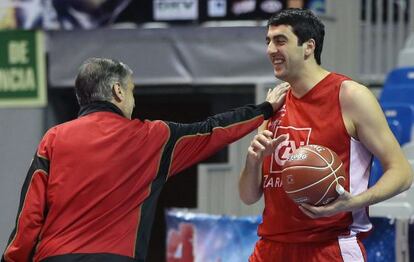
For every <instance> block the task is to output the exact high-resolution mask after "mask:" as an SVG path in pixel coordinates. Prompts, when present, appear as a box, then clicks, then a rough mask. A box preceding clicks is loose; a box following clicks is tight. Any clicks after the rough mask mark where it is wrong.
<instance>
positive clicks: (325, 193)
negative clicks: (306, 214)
mask: <svg viewBox="0 0 414 262" xmlns="http://www.w3.org/2000/svg"><path fill="white" fill-rule="evenodd" d="M282 183H283V188H284V190H285V192H286V194H287V195H288V196H289V197H290V198H291V199H292V200H293V201H294V202H296V203H297V204H302V203H307V204H311V205H314V206H322V205H326V204H328V203H330V202H332V201H333V200H335V199H336V198H337V197H338V196H339V194H338V193H337V192H336V186H337V185H338V184H340V185H341V186H342V187H344V186H345V170H344V166H343V163H342V161H341V159H340V158H339V157H338V155H337V154H336V153H335V152H334V151H332V150H330V149H329V148H327V147H324V146H320V145H307V146H303V147H300V148H298V149H297V150H295V151H294V152H293V153H292V154H291V155H290V156H289V158H288V159H287V160H286V162H285V163H284V165H283V167H282Z"/></svg>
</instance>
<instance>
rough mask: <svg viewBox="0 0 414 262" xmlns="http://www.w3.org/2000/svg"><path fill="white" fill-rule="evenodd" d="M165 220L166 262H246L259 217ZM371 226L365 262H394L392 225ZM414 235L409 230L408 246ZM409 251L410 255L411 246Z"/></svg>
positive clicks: (378, 221)
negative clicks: (372, 227) (366, 260)
mask: <svg viewBox="0 0 414 262" xmlns="http://www.w3.org/2000/svg"><path fill="white" fill-rule="evenodd" d="M166 220H167V221H166V222H167V255H166V257H167V262H193V261H196V262H224V261H225V262H240V261H248V258H249V256H250V254H251V253H252V252H253V248H254V245H255V243H256V241H257V240H258V236H257V233H256V230H257V226H258V225H259V223H260V222H261V217H233V216H219V215H206V214H195V213H191V212H186V211H183V210H175V209H172V210H168V211H167V212H166ZM371 222H372V223H373V225H374V230H373V231H372V233H371V234H370V235H369V236H368V237H367V238H366V239H365V240H364V241H363V242H364V245H365V247H366V250H367V256H368V261H370V262H390V261H395V245H396V243H395V237H396V235H395V234H396V228H395V224H394V223H393V222H394V221H393V220H391V219H388V218H371ZM413 234H414V226H411V228H410V238H411V240H410V241H411V242H410V243H413V242H412V241H413V237H414V235H413ZM410 249H411V254H413V252H414V251H413V249H414V245H413V244H411V245H410ZM411 257H413V256H412V255H411ZM412 261H414V260H412Z"/></svg>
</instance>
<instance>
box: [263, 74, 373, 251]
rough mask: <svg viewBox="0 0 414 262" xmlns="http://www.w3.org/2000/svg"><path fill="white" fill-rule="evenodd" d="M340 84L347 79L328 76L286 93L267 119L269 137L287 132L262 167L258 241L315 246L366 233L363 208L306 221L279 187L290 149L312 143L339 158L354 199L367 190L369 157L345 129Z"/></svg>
mask: <svg viewBox="0 0 414 262" xmlns="http://www.w3.org/2000/svg"><path fill="white" fill-rule="evenodd" d="M345 80H349V78H347V77H345V76H343V75H339V74H336V73H330V74H329V75H328V76H326V77H325V78H324V79H323V80H321V81H320V82H319V83H318V84H317V85H316V86H315V87H314V88H313V89H311V90H310V91H309V92H308V93H307V94H305V95H304V96H303V97H301V98H296V97H295V96H293V94H292V92H291V91H290V90H289V91H288V93H287V96H286V101H285V105H284V106H283V107H282V108H281V109H280V110H279V111H278V112H277V113H275V114H274V116H273V117H272V118H271V119H270V121H269V123H268V127H267V128H268V129H269V130H270V131H272V132H273V133H274V136H275V137H277V136H280V135H281V134H288V135H289V138H288V140H287V141H285V142H282V143H281V144H279V145H278V147H277V148H276V150H275V152H274V153H273V154H272V155H271V156H269V157H267V158H266V159H265V160H264V163H263V167H262V173H263V182H262V183H263V192H264V199H265V209H264V211H263V222H262V224H260V225H259V229H258V234H259V236H260V237H263V238H264V239H269V240H273V241H278V242H291V243H293V242H295V243H298V242H315V241H327V240H332V239H337V238H338V237H339V236H349V235H353V234H357V233H359V232H365V231H369V230H370V229H371V227H372V225H371V224H370V222H369V218H368V214H367V210H366V209H365V208H364V209H361V210H358V211H355V212H347V213H345V212H344V213H340V214H337V215H335V216H332V217H325V218H319V219H312V218H309V217H308V216H306V215H305V214H304V213H303V212H302V211H300V209H299V208H298V206H297V204H295V203H294V202H293V201H292V200H291V199H290V198H289V197H288V196H287V194H286V193H285V192H284V190H283V187H282V178H281V166H282V165H283V164H284V162H285V161H286V159H287V158H288V157H289V155H290V154H291V153H292V151H293V150H295V149H296V148H298V147H300V146H303V145H308V144H318V145H322V146H325V147H328V148H330V149H332V150H333V151H335V152H336V153H337V154H338V156H339V157H340V158H341V160H342V162H343V163H344V167H345V172H346V185H345V189H346V190H347V191H349V192H350V193H351V194H352V195H355V194H359V193H361V192H363V191H365V190H366V189H367V187H368V178H369V171H370V164H371V158H372V155H371V153H370V152H369V151H368V150H367V149H366V148H365V147H364V146H363V145H362V144H361V143H360V142H359V141H357V140H355V139H354V138H352V137H351V136H350V135H349V134H348V133H347V130H346V128H345V124H344V121H343V118H342V112H341V106H340V101H339V91H340V87H341V84H342V82H343V81H345Z"/></svg>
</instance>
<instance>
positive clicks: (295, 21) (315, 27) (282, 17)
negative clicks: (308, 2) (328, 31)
mask: <svg viewBox="0 0 414 262" xmlns="http://www.w3.org/2000/svg"><path fill="white" fill-rule="evenodd" d="M278 25H290V26H291V27H292V31H293V33H294V34H295V35H296V36H297V37H298V39H299V40H298V45H301V44H303V43H304V42H306V41H308V40H309V39H311V38H312V39H313V40H315V52H314V55H315V60H316V62H317V63H318V65H320V64H321V54H322V47H323V38H324V36H325V26H324V25H323V23H322V21H321V20H320V19H319V18H318V17H317V16H315V15H314V14H313V13H312V12H311V11H310V10H306V9H299V8H287V9H284V10H281V11H279V12H277V13H275V14H274V15H272V16H271V17H270V19H269V21H268V22H267V26H268V27H269V26H278Z"/></svg>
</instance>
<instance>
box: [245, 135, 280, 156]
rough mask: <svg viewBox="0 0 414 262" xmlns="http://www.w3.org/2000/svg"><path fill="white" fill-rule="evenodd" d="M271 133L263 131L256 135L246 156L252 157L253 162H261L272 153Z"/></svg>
mask: <svg viewBox="0 0 414 262" xmlns="http://www.w3.org/2000/svg"><path fill="white" fill-rule="evenodd" d="M272 138H273V133H272V132H271V131H269V130H264V131H263V132H260V133H259V134H257V135H256V136H255V137H254V139H253V140H252V142H251V143H250V146H249V148H248V156H250V157H253V158H254V159H255V160H262V158H263V157H264V156H266V155H269V154H271V153H272V149H273V150H274V148H273V143H272V140H273V139H272Z"/></svg>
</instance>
